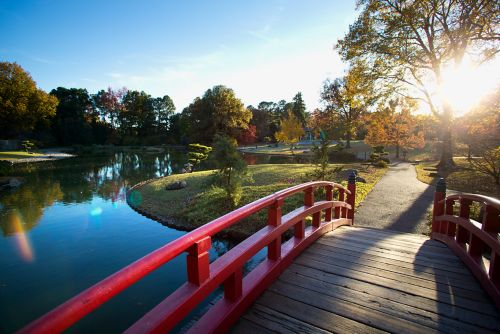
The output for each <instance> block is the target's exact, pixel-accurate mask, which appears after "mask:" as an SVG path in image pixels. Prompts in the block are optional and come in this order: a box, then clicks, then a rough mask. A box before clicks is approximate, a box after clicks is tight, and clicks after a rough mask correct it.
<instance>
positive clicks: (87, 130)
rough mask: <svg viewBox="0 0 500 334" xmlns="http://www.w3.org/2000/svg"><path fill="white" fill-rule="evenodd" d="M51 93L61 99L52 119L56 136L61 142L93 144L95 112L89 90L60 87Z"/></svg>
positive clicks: (63, 143)
mask: <svg viewBox="0 0 500 334" xmlns="http://www.w3.org/2000/svg"><path fill="white" fill-rule="evenodd" d="M50 94H51V95H52V96H54V97H56V98H57V99H58V100H59V105H58V106H57V110H56V115H55V116H54V118H53V120H52V129H53V132H54V136H55V137H56V138H57V140H58V142H59V144H61V145H73V144H83V145H90V144H93V143H94V136H93V133H92V122H95V113H94V109H93V105H92V101H91V99H90V96H89V93H88V92H87V90H86V89H82V88H64V87H58V88H57V89H53V90H52V91H51V92H50Z"/></svg>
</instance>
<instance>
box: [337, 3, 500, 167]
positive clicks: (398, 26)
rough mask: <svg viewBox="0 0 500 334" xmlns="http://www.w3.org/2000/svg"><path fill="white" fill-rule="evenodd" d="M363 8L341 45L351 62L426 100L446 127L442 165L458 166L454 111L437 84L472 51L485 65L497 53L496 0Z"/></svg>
mask: <svg viewBox="0 0 500 334" xmlns="http://www.w3.org/2000/svg"><path fill="white" fill-rule="evenodd" d="M358 7H359V8H360V9H361V13H360V14H359V16H358V18H357V19H356V21H355V22H354V23H353V24H352V25H350V27H349V32H348V33H347V34H346V35H345V37H344V38H343V39H341V40H339V41H338V44H337V48H338V49H339V51H340V54H341V57H342V58H343V59H344V60H346V61H357V60H363V61H365V62H366V63H367V64H368V65H369V68H370V69H372V74H373V75H374V76H375V77H376V78H377V79H379V80H381V81H382V82H383V86H381V87H392V88H393V89H394V91H395V92H397V93H399V94H403V95H406V96H410V97H412V98H414V99H418V100H421V101H423V102H425V103H426V104H427V105H428V106H429V108H430V110H431V111H432V112H433V113H434V114H436V115H438V116H439V117H440V120H441V128H442V131H443V146H442V153H441V160H440V163H439V166H440V167H444V168H446V167H449V166H453V165H454V163H453V152H452V136H451V120H452V116H453V110H452V107H451V105H450V104H449V102H448V101H445V100H444V101H442V99H439V96H438V94H437V93H438V89H439V87H440V86H442V84H443V71H444V69H446V68H448V67H452V66H454V67H459V66H460V64H461V63H462V61H463V59H464V56H465V55H466V54H467V55H468V56H470V57H471V58H474V59H473V60H474V61H475V63H476V64H482V63H484V62H486V61H488V60H490V59H492V58H493V57H495V55H496V54H497V53H498V41H499V40H500V33H499V29H498V28H499V20H498V17H499V14H500V11H499V7H498V3H497V2H496V1H470V0H457V1H451V0H443V1H434V0H422V1H407V0H360V1H359V2H358Z"/></svg>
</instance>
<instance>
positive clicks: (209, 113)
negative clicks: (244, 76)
mask: <svg viewBox="0 0 500 334" xmlns="http://www.w3.org/2000/svg"><path fill="white" fill-rule="evenodd" d="M183 114H184V116H185V117H187V119H188V121H189V129H188V131H189V139H190V140H191V141H195V142H200V143H204V144H208V143H211V142H212V141H213V139H214V137H215V135H216V134H220V135H225V136H229V137H231V138H236V136H237V135H238V133H239V132H240V131H241V130H242V129H246V128H247V127H248V122H249V121H250V118H251V117H252V113H251V112H250V111H249V110H248V109H247V108H245V107H244V105H243V103H242V102H241V100H240V99H238V98H236V96H235V94H234V91H233V90H232V89H230V88H227V87H225V86H222V85H219V86H215V87H213V88H211V89H209V90H207V91H206V92H205V94H204V95H203V97H202V98H199V97H197V98H196V99H195V100H194V101H193V103H191V104H190V105H189V106H188V107H187V108H185V109H184V110H183Z"/></svg>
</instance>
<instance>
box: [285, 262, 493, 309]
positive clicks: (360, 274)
mask: <svg viewBox="0 0 500 334" xmlns="http://www.w3.org/2000/svg"><path fill="white" fill-rule="evenodd" d="M295 263H298V264H302V265H304V266H309V267H311V268H315V269H320V270H324V271H326V272H328V273H331V274H335V275H340V276H347V277H351V278H354V279H357V280H361V281H365V282H367V283H370V284H371V282H374V284H376V285H382V286H385V287H392V288H394V289H398V290H401V291H406V292H408V293H411V294H414V295H417V296H422V297H426V298H430V299H436V298H445V299H450V300H455V299H460V301H462V302H463V303H464V305H467V307H468V308H471V309H474V308H476V307H483V305H484V304H486V305H489V300H487V299H486V298H485V297H484V296H483V295H476V294H475V293H473V292H471V291H463V290H459V289H453V290H450V289H447V288H442V287H439V286H427V287H422V286H420V285H415V282H413V281H412V282H409V279H408V278H407V277H403V276H402V275H396V274H394V275H387V274H384V273H383V272H382V271H377V270H370V269H369V268H367V267H362V266H358V267H355V268H353V267H351V266H342V263H338V262H337V261H335V262H334V263H335V264H332V263H325V262H321V261H318V260H317V259H314V258H313V257H310V256H306V255H305V254H304V255H302V256H300V257H299V258H297V259H296V260H295Z"/></svg>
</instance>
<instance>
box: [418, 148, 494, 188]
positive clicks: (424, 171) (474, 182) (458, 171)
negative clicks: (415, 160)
mask: <svg viewBox="0 0 500 334" xmlns="http://www.w3.org/2000/svg"><path fill="white" fill-rule="evenodd" d="M454 161H455V164H456V165H457V166H456V168H454V169H453V170H450V171H438V170H437V169H436V165H437V164H438V161H431V162H425V163H420V164H418V165H417V166H416V169H417V178H418V179H419V180H420V181H422V182H424V183H427V184H435V183H436V182H437V180H438V179H439V178H441V177H444V178H445V179H446V185H447V188H448V189H452V190H457V191H462V192H467V193H477V194H482V195H487V196H495V197H498V196H499V195H500V190H499V188H498V186H496V185H495V183H494V181H493V178H492V177H491V176H488V175H485V174H482V173H479V172H477V171H475V170H473V169H471V168H470V166H469V162H468V161H467V159H466V158H454Z"/></svg>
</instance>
